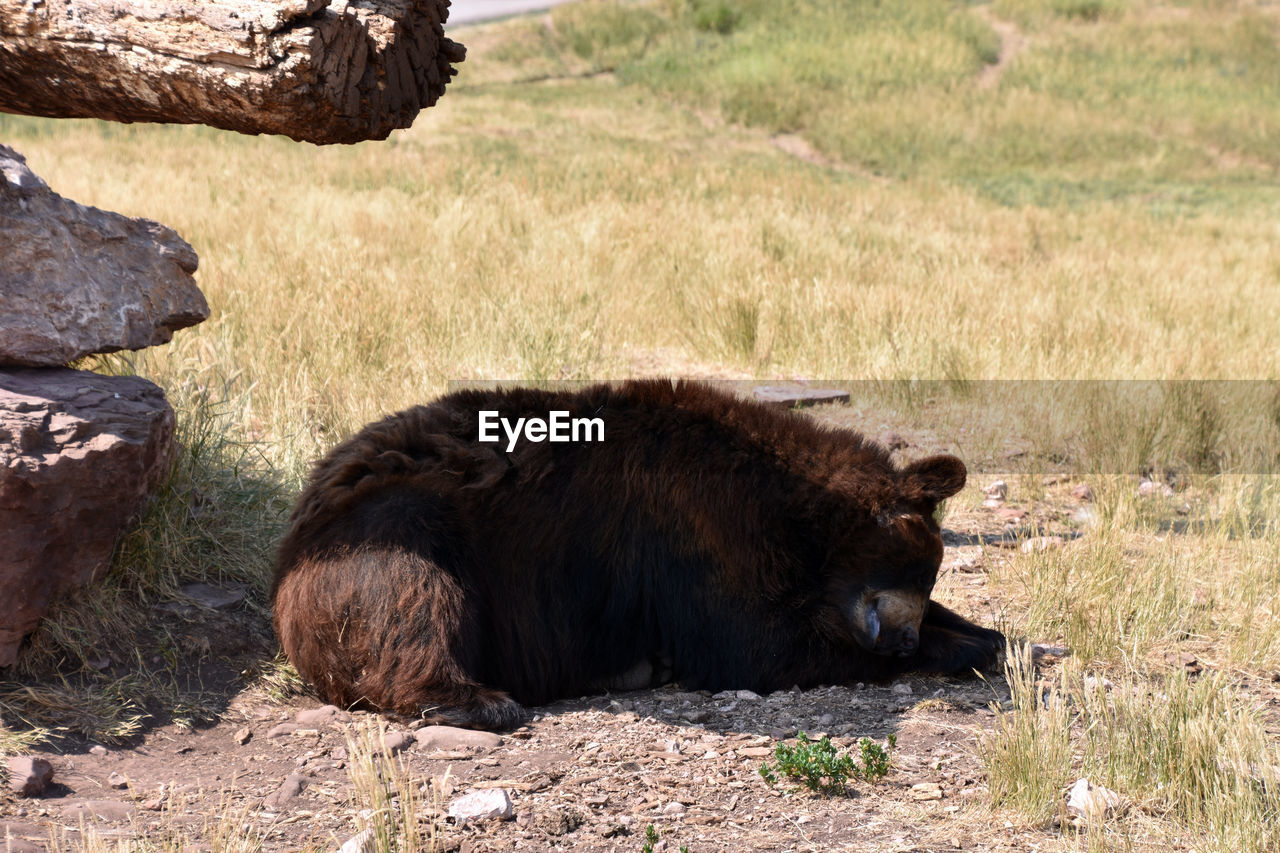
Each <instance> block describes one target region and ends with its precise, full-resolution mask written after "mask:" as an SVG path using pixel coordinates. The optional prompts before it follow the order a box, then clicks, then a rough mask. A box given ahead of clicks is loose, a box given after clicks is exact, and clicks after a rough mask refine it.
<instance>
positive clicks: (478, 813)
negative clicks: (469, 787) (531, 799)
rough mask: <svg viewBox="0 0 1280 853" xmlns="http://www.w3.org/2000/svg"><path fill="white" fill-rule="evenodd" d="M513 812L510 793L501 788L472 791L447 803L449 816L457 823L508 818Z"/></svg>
mask: <svg viewBox="0 0 1280 853" xmlns="http://www.w3.org/2000/svg"><path fill="white" fill-rule="evenodd" d="M513 814H515V807H514V806H513V805H512V804H511V795H510V794H508V793H507V792H506V790H505V789H503V788H488V789H484V790H480V791H472V792H471V793H469V794H464V795H462V796H461V797H458V798H457V799H455V800H454V801H453V802H451V803H449V817H451V818H453V819H454V820H455V821H457V822H458V823H471V822H473V821H481V820H510V819H511V817H512V815H513Z"/></svg>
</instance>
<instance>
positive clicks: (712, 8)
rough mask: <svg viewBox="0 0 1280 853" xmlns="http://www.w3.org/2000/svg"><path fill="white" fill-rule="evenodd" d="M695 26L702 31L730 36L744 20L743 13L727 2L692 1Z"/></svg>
mask: <svg viewBox="0 0 1280 853" xmlns="http://www.w3.org/2000/svg"><path fill="white" fill-rule="evenodd" d="M690 6H691V7H692V10H691V11H692V13H693V25H694V26H695V27H697V28H698V29H700V30H708V31H711V32H717V33H720V34H721V35H728V34H729V33H731V32H733V31H734V30H735V29H736V28H737V26H738V23H739V22H740V21H741V20H742V13H741V12H740V11H738V9H737V8H736V7H735V6H734V5H733V4H731V3H728V2H726V0H692V2H691V3H690Z"/></svg>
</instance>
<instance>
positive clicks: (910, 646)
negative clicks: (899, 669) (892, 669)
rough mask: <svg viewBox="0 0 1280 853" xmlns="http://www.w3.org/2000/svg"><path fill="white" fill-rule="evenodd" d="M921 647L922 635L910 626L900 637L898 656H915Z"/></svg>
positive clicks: (903, 630)
mask: <svg viewBox="0 0 1280 853" xmlns="http://www.w3.org/2000/svg"><path fill="white" fill-rule="evenodd" d="M919 646H920V634H919V632H918V631H916V629H915V627H914V626H911V625H908V626H906V627H905V628H903V629H902V633H901V634H899V635H898V654H900V655H902V656H904V657H905V656H907V655H913V654H915V652H916V649H917V648H918V647H919Z"/></svg>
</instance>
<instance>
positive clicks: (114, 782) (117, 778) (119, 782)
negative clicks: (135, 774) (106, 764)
mask: <svg viewBox="0 0 1280 853" xmlns="http://www.w3.org/2000/svg"><path fill="white" fill-rule="evenodd" d="M107 784H108V785H110V786H111V787H112V788H116V789H122V788H128V787H129V777H127V776H124V775H122V774H120V773H117V772H116V771H114V770H112V771H111V775H110V776H108V777H107Z"/></svg>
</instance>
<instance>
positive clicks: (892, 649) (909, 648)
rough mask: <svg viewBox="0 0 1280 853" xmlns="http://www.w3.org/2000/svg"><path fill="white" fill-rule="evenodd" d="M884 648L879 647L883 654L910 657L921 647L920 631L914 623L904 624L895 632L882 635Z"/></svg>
mask: <svg viewBox="0 0 1280 853" xmlns="http://www.w3.org/2000/svg"><path fill="white" fill-rule="evenodd" d="M895 634H896V636H894V635H895ZM880 639H881V641H882V643H883V644H884V648H882V649H878V650H877V651H879V652H880V653H881V654H885V655H897V656H898V657H900V658H905V657H910V656H911V655H913V654H915V653H916V649H918V648H920V632H919V631H917V630H916V627H915V626H914V625H904V626H902V628H901V629H900V630H898V631H896V632H894V634H890V635H888V636H885V635H881V637H880Z"/></svg>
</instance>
